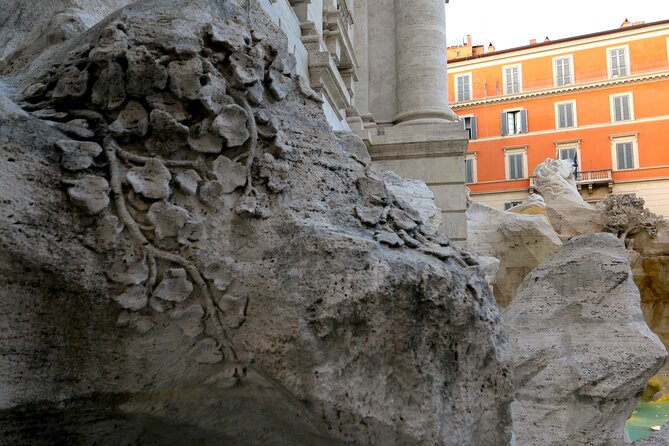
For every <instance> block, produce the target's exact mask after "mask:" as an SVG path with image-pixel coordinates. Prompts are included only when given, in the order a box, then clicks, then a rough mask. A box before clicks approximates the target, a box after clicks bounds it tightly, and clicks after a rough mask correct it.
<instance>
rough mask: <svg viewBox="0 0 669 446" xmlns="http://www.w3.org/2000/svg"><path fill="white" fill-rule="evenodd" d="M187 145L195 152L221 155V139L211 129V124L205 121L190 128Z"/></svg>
mask: <svg viewBox="0 0 669 446" xmlns="http://www.w3.org/2000/svg"><path fill="white" fill-rule="evenodd" d="M188 145H189V146H190V148H191V149H193V150H195V151H196V152H201V153H221V150H223V138H221V136H220V135H219V134H218V132H217V131H215V130H214V129H213V128H212V123H211V122H210V121H209V120H208V119H205V120H203V121H200V122H199V123H197V124H195V125H192V126H191V128H190V133H189V135H188Z"/></svg>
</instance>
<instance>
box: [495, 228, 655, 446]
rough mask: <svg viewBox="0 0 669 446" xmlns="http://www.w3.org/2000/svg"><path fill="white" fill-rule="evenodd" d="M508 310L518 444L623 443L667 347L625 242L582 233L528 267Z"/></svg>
mask: <svg viewBox="0 0 669 446" xmlns="http://www.w3.org/2000/svg"><path fill="white" fill-rule="evenodd" d="M593 259H597V261H593ZM502 318H503V322H504V325H505V327H506V329H507V331H508V333H509V340H510V344H511V350H512V356H513V360H514V366H515V372H514V373H515V378H514V380H515V396H516V401H514V403H513V404H512V415H513V421H514V433H515V435H516V440H517V444H522V445H537V446H539V445H541V446H547V445H556V446H557V445H620V444H623V443H624V424H625V420H626V419H627V418H628V417H629V416H630V414H631V413H632V411H633V409H634V407H635V405H636V400H637V398H638V397H639V396H640V395H641V392H642V391H643V388H644V386H645V384H646V382H647V381H648V379H649V378H650V377H651V376H652V375H653V374H654V373H655V372H656V371H657V370H659V368H660V367H661V366H662V365H663V364H664V360H665V358H666V356H667V352H666V350H665V348H664V346H663V345H662V343H661V342H660V340H659V339H658V338H657V336H655V335H654V334H653V333H652V332H651V331H650V330H649V329H648V326H647V325H646V324H645V322H644V320H643V316H642V314H641V309H640V308H639V293H638V290H637V288H636V286H635V285H634V282H633V280H632V273H631V271H630V267H629V262H628V259H627V253H626V252H625V247H624V246H623V243H622V242H621V241H620V240H618V239H617V238H616V237H615V236H613V235H611V234H604V233H598V234H586V235H581V236H577V237H574V238H573V239H571V240H570V241H569V242H567V243H566V244H565V245H564V247H563V248H562V249H561V250H560V251H558V252H557V253H556V254H555V255H554V256H553V257H551V258H550V259H549V260H547V261H546V262H544V263H543V264H541V265H540V266H539V267H538V268H537V269H535V270H534V271H532V273H531V274H530V275H529V276H527V278H526V279H525V281H524V282H523V284H522V285H521V287H520V288H519V289H518V293H517V294H516V297H515V298H514V300H513V302H512V303H511V305H510V306H509V307H508V308H507V309H506V310H505V311H504V313H503V316H502Z"/></svg>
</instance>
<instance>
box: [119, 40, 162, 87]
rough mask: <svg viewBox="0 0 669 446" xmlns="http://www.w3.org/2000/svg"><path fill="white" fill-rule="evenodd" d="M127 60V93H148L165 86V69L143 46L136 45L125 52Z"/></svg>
mask: <svg viewBox="0 0 669 446" xmlns="http://www.w3.org/2000/svg"><path fill="white" fill-rule="evenodd" d="M126 59H127V60H128V72H127V80H128V86H127V89H128V93H129V94H133V95H141V96H144V95H149V94H151V92H152V91H153V89H156V90H162V89H163V88H165V87H166V86H167V69H166V68H165V67H164V66H162V65H161V64H160V63H159V62H158V61H156V58H155V57H154V56H153V55H152V54H151V53H150V52H149V50H148V49H147V48H146V47H145V46H137V47H133V48H131V49H129V50H128V51H127V52H126Z"/></svg>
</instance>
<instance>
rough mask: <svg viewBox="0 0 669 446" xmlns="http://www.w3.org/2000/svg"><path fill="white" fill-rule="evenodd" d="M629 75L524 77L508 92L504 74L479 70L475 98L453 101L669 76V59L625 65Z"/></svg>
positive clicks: (597, 73) (592, 73)
mask: <svg viewBox="0 0 669 446" xmlns="http://www.w3.org/2000/svg"><path fill="white" fill-rule="evenodd" d="M626 68H627V70H626V71H627V73H628V74H627V75H626V76H609V72H608V69H607V68H601V69H597V70H591V71H578V72H576V73H574V75H573V76H567V77H565V78H562V79H558V78H556V77H547V78H543V79H524V80H523V82H522V88H521V91H520V92H518V93H505V92H504V86H503V84H502V81H501V79H502V74H501V72H500V75H499V77H496V78H493V79H492V80H486V79H480V78H478V79H477V77H476V69H474V74H473V85H474V87H473V92H472V99H470V100H468V101H460V102H453V103H452V105H454V106H456V107H457V106H467V105H471V104H472V103H476V102H480V101H489V100H503V99H506V98H510V97H514V96H524V95H529V96H535V95H540V94H545V93H554V92H562V91H569V90H576V89H582V88H587V87H589V86H595V85H600V84H615V83H623V82H626V81H630V80H636V79H637V78H644V77H658V76H668V77H669V59H662V60H658V61H651V62H644V63H637V64H631V65H629V66H627V67H626Z"/></svg>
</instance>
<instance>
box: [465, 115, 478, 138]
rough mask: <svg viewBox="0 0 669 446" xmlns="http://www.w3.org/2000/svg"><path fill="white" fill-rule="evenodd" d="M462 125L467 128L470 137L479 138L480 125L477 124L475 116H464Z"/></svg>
mask: <svg viewBox="0 0 669 446" xmlns="http://www.w3.org/2000/svg"><path fill="white" fill-rule="evenodd" d="M462 125H463V126H464V128H465V130H466V131H467V135H468V136H469V139H477V138H478V126H477V122H476V117H475V116H465V117H464V118H462Z"/></svg>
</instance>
